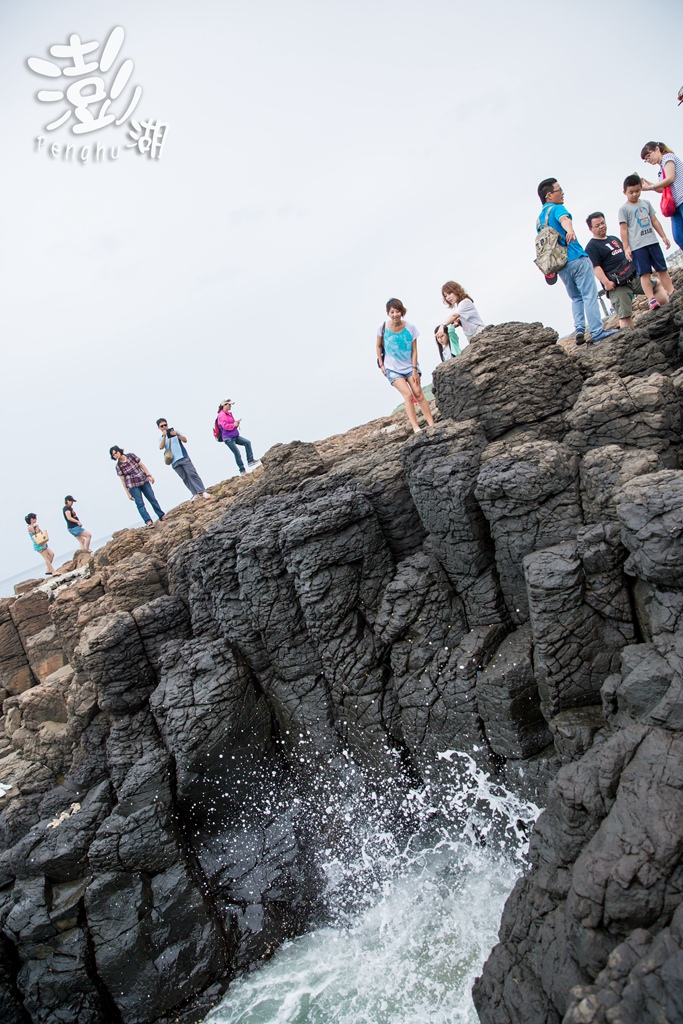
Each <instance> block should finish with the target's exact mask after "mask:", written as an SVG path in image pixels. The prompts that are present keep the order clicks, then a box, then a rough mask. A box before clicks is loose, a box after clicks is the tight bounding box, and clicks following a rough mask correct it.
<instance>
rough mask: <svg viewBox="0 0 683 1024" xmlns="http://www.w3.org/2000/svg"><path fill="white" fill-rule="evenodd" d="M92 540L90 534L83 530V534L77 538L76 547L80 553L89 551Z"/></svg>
mask: <svg viewBox="0 0 683 1024" xmlns="http://www.w3.org/2000/svg"><path fill="white" fill-rule="evenodd" d="M91 540H92V533H88V531H87V530H84V531H83V533H81V534H80V536H79V537H78V546H79V547H80V549H81V551H90V541H91Z"/></svg>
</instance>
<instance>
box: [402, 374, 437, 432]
mask: <svg viewBox="0 0 683 1024" xmlns="http://www.w3.org/2000/svg"><path fill="white" fill-rule="evenodd" d="M408 384H409V386H410V390H411V391H412V393H413V395H414V397H415V401H416V402H417V404H418V405H419V406H420V409H421V410H422V415H423V416H424V418H425V419H426V420H427V423H428V424H429V426H430V427H433V426H434V417H433V416H432V410H431V409H430V408H429V402H428V401H427V399H426V398H425V396H424V393H423V391H422V385H421V384H420V378H419V377H411V378H410V380H409V382H408Z"/></svg>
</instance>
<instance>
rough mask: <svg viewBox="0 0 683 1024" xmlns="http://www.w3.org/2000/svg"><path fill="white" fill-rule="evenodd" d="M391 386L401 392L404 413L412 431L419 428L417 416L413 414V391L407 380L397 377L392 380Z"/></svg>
mask: <svg viewBox="0 0 683 1024" xmlns="http://www.w3.org/2000/svg"><path fill="white" fill-rule="evenodd" d="M391 386H392V388H396V390H397V391H400V393H401V398H402V399H403V404H404V405H405V407H406V415H407V416H408V421H409V422H410V425H411V427H412V428H413V430H414V431H417V430H419V429H420V428H419V427H418V425H417V416H416V415H415V407H414V406H413V392H412V391H411V390H410V385H409V384H408V381H407V380H406V379H405V377H398V378H397V379H396V380H395V381H393V382H392V385H391Z"/></svg>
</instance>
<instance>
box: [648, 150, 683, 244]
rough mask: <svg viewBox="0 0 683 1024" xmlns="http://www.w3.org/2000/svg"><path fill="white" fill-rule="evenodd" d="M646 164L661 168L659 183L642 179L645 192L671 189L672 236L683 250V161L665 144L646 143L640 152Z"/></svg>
mask: <svg viewBox="0 0 683 1024" xmlns="http://www.w3.org/2000/svg"><path fill="white" fill-rule="evenodd" d="M640 158H641V160H644V161H645V163H648V164H652V166H653V167H659V175H660V177H659V181H658V182H656V183H655V182H652V181H648V180H647V178H641V179H640V180H641V182H642V185H643V191H644V192H660V193H661V192H662V191H663V190H664V189H665V188H666V187H667V185H668V186H669V188H670V189H671V193H672V195H673V199H674V203H675V204H676V212H675V213H674V215H673V217H672V218H671V234H672V235H673V236H674V242H675V243H676V245H677V246H678V248H679V249H683V160H681V159H680V157H677V156H676V154H675V153H672V152H671V150H670V149H669V147H668V146H665V145H664V143H663V142H646V143H645V145H644V146H643V148H642V149H641V151H640Z"/></svg>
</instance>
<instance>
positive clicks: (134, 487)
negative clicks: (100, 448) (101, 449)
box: [109, 444, 166, 526]
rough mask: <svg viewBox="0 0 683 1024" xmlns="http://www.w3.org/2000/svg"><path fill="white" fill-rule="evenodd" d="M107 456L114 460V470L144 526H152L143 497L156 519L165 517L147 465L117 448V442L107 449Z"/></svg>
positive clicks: (137, 457)
mask: <svg viewBox="0 0 683 1024" xmlns="http://www.w3.org/2000/svg"><path fill="white" fill-rule="evenodd" d="M109 457H110V458H111V459H113V460H114V461H115V462H116V472H117V473H118V475H119V476H120V477H121V483H122V484H123V489H124V491H125V492H126V494H127V495H128V497H129V498H130V500H131V501H134V502H135V507H136V508H137V510H138V512H139V513H140V515H141V517H142V521H143V523H144V524H145V526H152V525H153V524H152V520H151V518H150V515H149V512H148V511H147V507H146V505H145V502H144V501H143V498H147V501H148V502H149V503H150V505H151V506H152V508H153V509H154V511H155V512H156V514H157V518H158V519H160V520H163V519H165V518H166V513H165V512H164V511H163V509H162V508H161V506H160V505H159V502H158V501H157V499H156V495H155V493H154V491H153V490H152V484H153V483H154V477H153V476H152V474H151V473H150V472H149V470H148V469H147V466H145V464H144V463H143V462H141V460H140V458H139V456H137V455H134V454H133V452H128V454H127V455H126V453H125V452H124V450H123V448H119V446H118V445H117V444H114V445H112V446H111V448H110V449H109Z"/></svg>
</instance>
